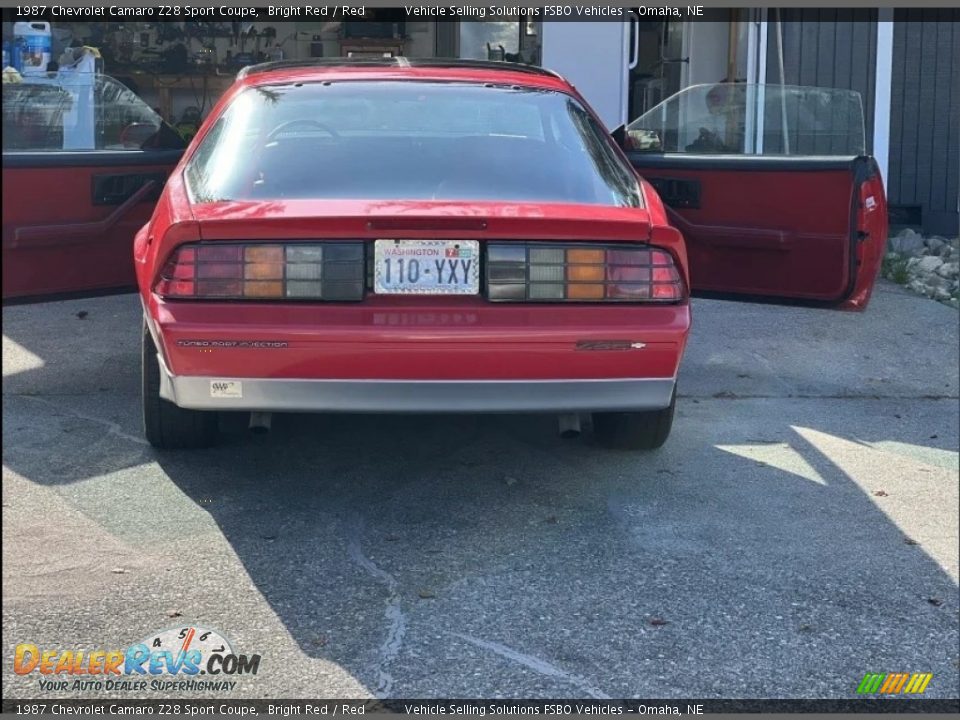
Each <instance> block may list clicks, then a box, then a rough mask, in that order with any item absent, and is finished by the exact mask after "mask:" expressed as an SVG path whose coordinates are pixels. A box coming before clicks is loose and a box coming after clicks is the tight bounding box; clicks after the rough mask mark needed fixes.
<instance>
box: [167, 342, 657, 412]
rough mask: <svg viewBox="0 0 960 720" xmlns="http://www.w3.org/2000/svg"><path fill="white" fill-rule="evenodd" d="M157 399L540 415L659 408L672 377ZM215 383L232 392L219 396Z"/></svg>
mask: <svg viewBox="0 0 960 720" xmlns="http://www.w3.org/2000/svg"><path fill="white" fill-rule="evenodd" d="M158 360H159V362H160V374H161V380H160V395H161V397H163V398H164V399H166V400H169V401H170V402H172V403H174V404H175V405H178V406H180V407H183V408H189V409H193V410H258V411H273V412H358V413H485V412H487V413H513V412H516V413H526V412H530V413H535V412H592V411H624V412H626V411H636V410H659V409H662V408H665V407H667V406H669V405H670V399H671V396H672V394H673V388H674V383H675V381H674V378H641V379H616V380H290V379H282V378H281V379H275V378H223V377H195V376H180V377H178V376H175V375H173V374H172V373H171V372H170V371H169V370H168V369H167V367H166V366H165V365H164V363H163V358H162V357H159V356H158ZM215 384H225V385H226V386H227V387H228V388H229V390H227V391H226V392H215V391H214V386H215Z"/></svg>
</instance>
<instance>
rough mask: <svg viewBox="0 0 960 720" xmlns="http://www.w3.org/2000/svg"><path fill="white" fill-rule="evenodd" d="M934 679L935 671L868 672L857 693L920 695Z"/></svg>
mask: <svg viewBox="0 0 960 720" xmlns="http://www.w3.org/2000/svg"><path fill="white" fill-rule="evenodd" d="M932 679H933V673H867V674H866V675H864V676H863V680H861V681H860V684H859V685H858V686H857V694H859V695H872V694H874V693H880V694H881V695H898V694H900V693H904V694H909V695H919V694H921V693H922V692H923V691H924V690H926V689H927V685H929V684H930V681H931V680H932Z"/></svg>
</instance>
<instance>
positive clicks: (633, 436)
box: [593, 387, 677, 450]
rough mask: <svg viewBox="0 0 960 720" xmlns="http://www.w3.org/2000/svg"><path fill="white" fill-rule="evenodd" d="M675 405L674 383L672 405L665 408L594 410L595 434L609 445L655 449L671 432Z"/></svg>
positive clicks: (628, 448)
mask: <svg viewBox="0 0 960 720" xmlns="http://www.w3.org/2000/svg"><path fill="white" fill-rule="evenodd" d="M676 405H677V389H676V387H674V389H673V395H671V397H670V406H669V407H666V408H664V409H663V410H650V411H647V412H624V413H593V432H594V435H596V437H597V439H598V440H599V441H600V443H601V444H602V445H605V446H607V447H612V448H617V449H620V450H655V449H656V448H658V447H660V446H661V445H663V444H664V443H665V442H666V441H667V438H668V437H669V436H670V429H671V428H672V427H673V411H674V408H675V407H676Z"/></svg>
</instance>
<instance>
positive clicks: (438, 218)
mask: <svg viewBox="0 0 960 720" xmlns="http://www.w3.org/2000/svg"><path fill="white" fill-rule="evenodd" d="M716 87H721V89H723V87H724V86H716ZM729 87H735V86H729ZM708 92H716V91H715V89H712V90H711V89H709V88H708ZM741 95H742V93H741ZM705 97H706V96H705ZM737 97H740V96H737ZM716 101H717V96H716V95H714V96H713V97H712V98H711V97H706V100H705V103H706V107H707V110H708V111H711V106H710V103H711V102H713V103H714V105H716ZM727 101H729V96H728V97H727ZM688 104H689V105H691V106H693V104H694V103H688ZM727 106H729V102H727V105H726V106H725V107H727ZM724 112H728V111H724ZM667 115H671V116H675V115H677V113H664V117H666V116H667ZM713 117H714V118H717V117H721V116H720V115H718V114H717V113H713ZM861 122H862V117H861ZM698 130H699V128H698ZM678 132H685V130H684V129H683V128H677V127H666V126H664V127H662V128H660V129H659V130H651V129H650V128H649V127H639V128H638V127H635V126H634V125H631V126H630V127H628V128H626V129H619V130H618V131H616V132H614V133H613V135H611V134H609V133H608V131H607V130H606V129H605V128H604V126H603V125H602V123H601V122H600V121H599V120H598V118H597V116H596V115H595V114H594V112H593V111H592V110H591V109H590V108H589V107H588V105H587V104H586V102H585V101H584V100H583V98H582V97H580V95H579V94H578V93H577V91H576V90H575V89H574V88H572V87H571V86H570V85H569V84H568V83H567V82H566V81H564V80H563V79H562V78H560V77H559V76H557V75H555V74H553V73H551V72H549V71H546V70H542V69H539V68H533V67H528V66H522V65H511V64H507V63H490V62H466V61H441V60H424V61H416V60H405V59H403V58H385V59H377V60H366V61H353V62H351V61H346V60H345V61H315V62H286V63H283V62H281V63H267V64H265V65H258V66H253V67H251V68H248V69H247V70H246V71H244V72H242V73H241V74H240V76H239V77H238V79H237V81H236V83H235V84H234V86H233V87H232V88H231V89H230V90H229V91H228V92H227V93H226V95H225V96H224V97H223V98H222V99H221V100H220V102H219V103H218V104H217V106H216V107H215V108H214V110H213V111H212V112H211V114H210V116H209V118H207V120H206V121H205V123H204V125H203V127H202V128H201V130H200V132H199V133H198V135H197V136H196V138H195V139H194V141H193V142H192V143H191V145H190V147H189V148H188V149H187V150H186V152H185V153H184V155H183V157H182V158H181V159H180V161H179V164H178V165H177V166H176V167H175V168H174V169H173V172H172V173H171V175H170V177H169V179H168V181H167V184H166V187H165V189H164V190H163V193H162V195H161V197H160V199H159V201H158V203H157V205H156V208H155V210H154V213H153V216H152V218H151V219H150V221H149V222H148V223H147V225H146V226H144V227H143V229H142V230H141V231H140V232H139V233H138V234H137V236H136V238H135V241H134V263H135V269H136V274H137V280H138V284H139V290H140V295H141V298H142V301H143V306H144V327H143V409H144V420H145V427H146V434H147V438H148V439H149V441H150V442H151V443H152V444H153V445H155V446H157V447H163V448H178V447H198V446H205V445H209V444H211V443H213V442H214V441H215V439H216V434H217V422H218V421H217V412H218V411H247V412H251V413H253V414H254V415H253V417H254V418H257V417H261V418H266V417H269V415H268V414H269V413H273V412H360V413H365V412H377V413H382V412H388V413H449V412H458V413H477V412H492V413H513V412H518V413H556V414H558V415H560V416H561V418H562V419H563V418H566V419H567V421H569V422H574V420H573V419H575V418H579V417H580V416H581V415H585V414H588V413H589V414H591V415H592V424H593V427H594V432H595V433H596V434H597V436H598V437H599V438H600V440H601V441H604V442H606V443H608V444H611V445H614V446H620V447H628V448H641V449H643V448H656V447H659V446H660V445H662V444H663V442H664V441H665V440H666V438H667V436H668V434H669V432H670V428H671V424H672V420H673V413H674V406H675V403H676V376H677V368H678V365H679V363H680V359H681V356H682V355H683V351H684V346H685V343H686V341H687V335H688V331H689V329H690V304H689V296H690V292H691V290H705V291H712V292H724V293H732V294H737V295H740V296H744V297H746V296H749V297H758V296H763V297H767V298H770V297H780V298H788V299H790V300H792V301H803V302H807V303H811V304H816V305H821V306H831V307H845V308H862V307H863V306H865V305H866V302H867V300H868V298H869V294H870V290H871V288H872V285H873V281H874V279H875V277H876V273H877V268H878V266H879V262H880V257H881V253H882V252H883V245H884V242H885V236H886V219H885V218H886V204H885V200H884V196H883V187H882V184H881V182H880V178H879V174H878V172H877V171H876V165H875V163H874V162H873V160H872V159H871V158H869V157H866V156H864V155H863V153H862V152H856V151H853V152H851V153H849V154H848V155H842V154H841V155H837V154H832V155H827V154H824V153H822V152H816V153H813V152H810V153H808V154H807V155H803V156H801V155H798V154H797V153H795V152H794V153H792V154H786V153H781V154H770V155H766V156H762V155H759V154H756V153H754V154H752V155H748V154H744V153H743V152H742V148H740V149H738V150H737V151H730V148H729V147H728V148H726V149H725V148H724V146H723V145H722V142H728V143H731V142H734V141H733V140H730V138H729V137H728V136H729V133H727V134H726V136H724V135H723V134H722V133H719V134H717V133H715V134H714V140H713V142H714V144H713V145H710V144H709V143H708V142H706V141H704V139H703V138H704V137H705V136H704V133H706V132H707V131H706V130H703V131H701V133H700V136H699V138H700V139H699V140H696V138H693V139H694V140H695V142H692V143H691V144H690V145H689V146H687V147H686V148H680V151H679V152H674V151H670V149H669V145H670V143H676V142H678V140H677V138H676V135H677V133H678ZM835 134H836V133H835V132H834V135H835ZM694 135H696V133H694ZM720 138H722V142H721V139H720ZM793 141H794V145H795V146H796V145H797V144H799V143H802V142H803V141H804V136H802V134H801V136H799V137H796V138H793ZM683 142H685V141H683ZM698 142H699V143H700V144H699V145H698ZM772 142H773V141H772V140H770V139H768V146H769V145H771V144H772ZM644 144H646V147H643V145H644ZM704 147H707V151H706V152H703V151H702V150H703V148H704ZM730 147H733V146H730ZM737 147H738V148H739V146H737ZM655 187H656V188H657V189H658V190H659V191H660V192H659V194H658V192H657V190H655V189H654V188H655ZM661 197H662V199H661ZM665 203H666V204H665Z"/></svg>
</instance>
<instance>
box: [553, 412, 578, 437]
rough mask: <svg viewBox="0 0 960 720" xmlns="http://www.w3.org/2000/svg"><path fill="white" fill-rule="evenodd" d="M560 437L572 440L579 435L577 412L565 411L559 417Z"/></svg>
mask: <svg viewBox="0 0 960 720" xmlns="http://www.w3.org/2000/svg"><path fill="white" fill-rule="evenodd" d="M558 420H559V423H560V437H562V438H563V439H564V440H572V439H573V438H576V437H580V416H579V415H578V414H577V413H566V414H564V415H561V416H560V417H559V418H558Z"/></svg>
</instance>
